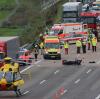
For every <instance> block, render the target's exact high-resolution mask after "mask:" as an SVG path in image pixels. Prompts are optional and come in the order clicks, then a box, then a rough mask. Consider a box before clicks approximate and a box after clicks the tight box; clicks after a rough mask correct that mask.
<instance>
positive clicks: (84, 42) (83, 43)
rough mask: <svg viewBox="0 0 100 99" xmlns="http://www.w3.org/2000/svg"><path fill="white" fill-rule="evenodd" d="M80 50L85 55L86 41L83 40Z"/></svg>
mask: <svg viewBox="0 0 100 99" xmlns="http://www.w3.org/2000/svg"><path fill="white" fill-rule="evenodd" d="M82 50H83V53H86V41H85V40H83V41H82Z"/></svg>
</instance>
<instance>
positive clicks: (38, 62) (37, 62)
mask: <svg viewBox="0 0 100 99" xmlns="http://www.w3.org/2000/svg"><path fill="white" fill-rule="evenodd" d="M41 61H42V60H40V61H37V62H36V63H34V64H38V63H39V62H41ZM33 66H34V65H31V66H29V67H27V68H25V69H23V70H21V71H20V73H23V72H25V71H26V70H28V69H30V68H31V67H33Z"/></svg>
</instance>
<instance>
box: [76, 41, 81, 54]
mask: <svg viewBox="0 0 100 99" xmlns="http://www.w3.org/2000/svg"><path fill="white" fill-rule="evenodd" d="M76 47H77V54H79V53H80V50H81V47H82V43H81V40H76Z"/></svg>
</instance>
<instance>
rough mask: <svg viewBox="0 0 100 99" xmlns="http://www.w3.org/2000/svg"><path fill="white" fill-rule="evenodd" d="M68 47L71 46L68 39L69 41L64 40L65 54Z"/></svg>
mask: <svg viewBox="0 0 100 99" xmlns="http://www.w3.org/2000/svg"><path fill="white" fill-rule="evenodd" d="M68 48H69V44H68V41H67V42H64V50H65V54H68Z"/></svg>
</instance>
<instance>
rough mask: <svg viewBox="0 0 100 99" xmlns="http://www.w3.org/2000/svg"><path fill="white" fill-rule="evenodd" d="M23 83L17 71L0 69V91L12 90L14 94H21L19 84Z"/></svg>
mask: <svg viewBox="0 0 100 99" xmlns="http://www.w3.org/2000/svg"><path fill="white" fill-rule="evenodd" d="M23 84H24V80H23V79H22V77H21V75H20V73H19V72H13V71H7V72H5V71H0V91H14V92H15V94H16V96H21V95H22V93H21V91H20V86H21V85H23Z"/></svg>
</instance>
